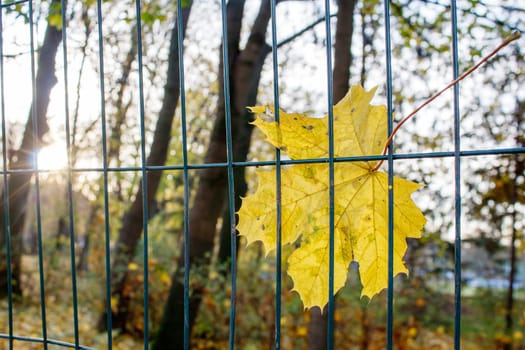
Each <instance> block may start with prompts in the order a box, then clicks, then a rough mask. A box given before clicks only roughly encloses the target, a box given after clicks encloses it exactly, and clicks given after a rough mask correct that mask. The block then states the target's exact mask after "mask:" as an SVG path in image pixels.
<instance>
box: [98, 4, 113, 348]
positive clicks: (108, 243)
mask: <svg viewBox="0 0 525 350" xmlns="http://www.w3.org/2000/svg"><path fill="white" fill-rule="evenodd" d="M97 28H98V60H99V61H98V65H99V85H100V91H99V92H100V124H101V136H102V186H103V187H102V190H103V192H104V204H103V205H104V249H105V251H104V252H105V254H104V259H105V261H104V262H105V274H106V290H105V292H106V324H107V330H106V334H107V341H108V345H107V346H108V349H109V350H111V349H112V348H113V337H112V336H111V333H112V328H113V325H112V317H111V231H110V226H109V194H108V151H107V135H106V103H105V95H106V93H105V84H104V45H103V43H104V34H103V30H102V0H97Z"/></svg>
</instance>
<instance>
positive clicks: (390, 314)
mask: <svg viewBox="0 0 525 350" xmlns="http://www.w3.org/2000/svg"><path fill="white" fill-rule="evenodd" d="M18 4H27V5H28V9H29V10H28V19H29V20H28V26H29V32H30V42H31V75H32V77H33V80H32V97H33V100H35V98H36V87H35V75H36V73H35V51H36V50H35V43H34V37H33V32H34V30H33V25H34V23H33V16H34V14H33V1H31V0H18V1H11V2H5V1H1V0H0V5H1V7H0V9H1V11H0V28H3V13H4V10H5V9H6V8H9V7H11V6H15V5H18ZM61 4H62V7H61V9H62V51H63V61H62V62H63V72H62V74H63V79H64V82H65V86H64V91H63V94H64V96H65V105H64V110H65V128H66V140H67V148H68V159H69V163H68V168H67V193H68V215H69V225H70V226H69V248H70V256H71V262H70V265H71V266H70V268H71V279H72V284H71V286H70V288H71V295H72V299H73V328H74V339H75V340H74V343H68V342H64V341H61V340H59V339H50V338H49V337H48V330H47V322H48V321H47V319H46V302H45V300H46V298H45V294H44V269H43V265H44V263H43V261H44V259H43V249H42V227H41V207H40V205H41V203H40V192H39V191H40V183H39V175H40V173H41V170H39V165H38V162H37V158H36V157H35V158H34V164H33V168H32V169H18V170H10V169H8V160H7V154H6V152H5V150H7V144H6V139H7V137H6V136H7V131H6V120H5V84H4V63H3V60H4V55H3V46H4V44H3V43H4V41H3V33H2V32H0V100H1V104H0V113H1V116H2V149H3V150H4V152H3V153H2V163H3V170H2V177H3V191H4V193H6V194H9V188H8V185H7V184H8V177H9V175H10V174H13V173H16V172H31V173H32V174H34V176H35V182H34V187H35V191H36V213H37V217H36V221H37V242H38V267H39V270H38V271H39V278H40V280H39V288H40V303H41V321H42V336H41V337H40V338H36V337H29V336H25V335H19V334H14V330H13V292H12V283H11V273H12V271H11V263H12V261H11V251H10V246H11V243H12V242H11V234H12V233H11V223H10V221H9V220H10V218H9V214H8V213H9V201H8V197H9V196H8V195H6V196H4V201H5V203H4V207H5V211H4V213H3V215H4V217H5V232H6V237H5V241H6V247H7V251H6V259H7V261H6V263H7V268H8V278H9V281H8V283H7V285H8V291H7V294H8V322H7V324H8V333H7V334H0V339H6V340H7V341H8V348H9V349H10V350H11V349H14V341H15V340H16V341H21V342H27V343H40V344H42V346H43V348H44V349H47V348H48V346H49V345H56V346H61V347H64V348H75V349H89V348H88V347H86V346H83V345H81V344H80V340H79V325H78V323H79V321H78V313H79V310H78V306H79V304H78V298H77V285H76V283H77V276H76V268H75V232H76V229H75V225H74V217H73V207H74V197H73V187H72V175H73V173H74V172H92V173H93V172H98V173H102V174H103V185H102V190H103V206H104V222H105V224H104V241H105V242H104V247H105V275H106V276H105V279H106V289H105V296H106V305H105V308H106V311H107V315H108V316H107V344H108V345H107V346H108V348H109V349H111V348H112V346H113V345H112V344H113V338H112V319H111V269H110V261H111V255H110V254H111V250H110V230H111V227H110V213H109V198H108V176H109V174H110V173H113V172H124V171H139V172H140V173H141V175H142V183H141V185H142V188H143V189H146V188H147V187H148V184H147V179H148V177H147V173H148V172H149V171H168V170H177V171H182V174H183V180H184V184H185V186H184V211H183V217H184V234H183V237H184V348H185V349H189V348H190V331H189V327H190V326H189V322H190V321H189V313H190V308H189V297H190V259H189V254H190V245H189V242H190V232H191V227H189V202H190V189H189V185H188V184H189V178H190V170H195V169H206V168H226V169H227V175H228V199H229V202H228V203H229V212H230V223H231V227H230V234H231V252H232V263H231V273H230V275H231V282H230V283H231V302H230V304H231V309H230V316H229V319H230V324H229V349H234V348H235V341H234V340H235V327H236V283H237V271H236V265H237V264H236V259H237V256H236V252H237V247H236V244H237V240H236V230H235V226H236V225H235V206H234V202H235V200H234V199H235V196H236V194H235V190H234V176H233V174H234V169H235V168H236V167H254V166H268V165H269V166H274V167H275V168H276V184H277V185H276V189H275V191H276V198H277V200H276V210H277V228H276V229H277V230H276V232H277V244H276V265H275V291H276V294H275V340H274V348H275V349H280V348H281V316H282V305H281V290H282V274H281V270H282V267H283V265H282V261H281V260H282V248H281V167H283V166H286V165H289V164H301V163H327V164H328V166H329V183H330V188H329V227H330V240H329V245H330V254H329V255H330V256H329V300H328V308H327V310H328V325H327V328H328V334H329V336H328V338H327V344H326V348H327V349H329V350H331V349H334V339H333V334H334V304H335V303H334V296H333V294H334V293H333V291H334V166H335V164H336V163H340V162H354V161H372V160H387V165H388V183H389V191H388V203H389V212H388V220H389V225H388V254H389V258H388V291H387V349H392V348H393V346H394V344H393V323H394V278H393V275H394V274H393V252H394V238H393V237H394V222H393V218H394V215H393V210H394V209H393V205H392V203H393V198H394V197H393V193H394V191H395V189H394V188H393V186H392V185H393V176H394V163H395V161H396V160H401V159H424V158H453V159H454V171H455V175H454V189H455V218H454V222H455V261H454V266H455V298H454V299H455V314H454V348H455V349H456V350H459V349H460V348H461V342H460V333H461V332H460V331H461V329H460V324H461V239H462V237H461V199H462V197H461V179H462V178H461V172H460V169H461V160H462V158H464V157H469V156H480V155H502V154H517V153H524V152H525V149H523V148H506V149H488V150H469V151H463V150H461V146H460V141H461V138H460V133H459V126H460V111H459V86H457V85H456V86H455V87H454V151H451V152H427V153H410V154H394V152H393V147H392V145H390V147H389V149H388V153H387V155H386V156H367V157H337V158H336V157H335V156H334V141H333V140H334V138H333V136H334V124H333V108H332V106H333V92H332V43H331V38H332V33H331V27H332V23H331V16H330V13H331V3H330V1H329V0H325V1H324V11H325V20H324V21H325V35H326V36H325V39H326V62H327V67H326V69H327V71H326V77H327V80H326V82H327V86H326V90H327V92H328V94H327V95H328V96H327V100H326V106H327V109H328V121H329V126H328V128H329V129H328V130H329V131H328V133H329V154H328V157H327V158H320V159H307V160H289V159H281V154H280V151H279V150H278V149H277V150H276V151H275V160H274V161H259V162H254V161H244V162H235V161H234V158H233V149H232V125H231V110H230V108H231V106H230V104H229V103H226V106H225V108H226V111H225V112H226V113H225V114H226V125H225V128H226V140H227V161H226V162H225V163H211V164H210V163H206V164H190V163H189V161H188V153H187V145H188V141H187V122H186V120H187V116H186V89H185V76H184V72H185V66H184V60H183V56H184V47H183V37H184V34H183V25H182V22H183V21H182V6H183V4H182V2H181V1H179V2H178V3H177V9H178V11H177V22H178V38H177V39H178V54H179V67H178V69H179V83H180V111H181V125H182V127H181V139H182V164H170V165H166V166H158V165H156V166H153V165H148V164H147V163H146V142H145V141H144V140H145V133H146V131H145V130H146V128H145V125H144V123H145V119H144V114H145V112H144V82H143V63H142V54H141V53H142V44H143V43H142V19H141V16H140V15H139V14H140V13H141V2H140V1H139V0H136V1H135V11H136V14H137V15H136V33H135V35H136V37H137V46H138V53H139V54H138V57H137V60H138V91H139V115H140V137H141V145H140V156H141V164H140V166H138V167H118V168H117V167H110V166H109V164H108V150H107V143H108V139H107V134H106V123H107V118H106V110H105V86H104V74H105V68H104V59H103V57H104V45H103V37H104V33H103V29H102V22H103V19H104V14H103V11H102V0H97V2H96V5H97V7H96V9H97V22H98V24H97V31H98V50H99V55H98V59H99V60H98V65H99V67H98V68H99V84H100V91H99V92H100V115H101V129H100V130H101V143H102V167H98V168H97V167H93V168H79V167H76V168H73V167H72V165H71V154H70V153H71V145H70V143H69V142H70V141H69V140H70V125H69V123H70V121H69V105H68V85H67V82H68V64H67V35H68V27H67V25H68V23H67V16H66V12H65V11H66V6H65V5H66V4H65V0H61ZM270 4H271V22H270V26H271V46H272V60H271V62H272V67H273V98H274V101H273V103H274V105H275V107H276V108H275V120H276V121H279V62H278V55H277V53H278V52H277V51H278V50H277V31H278V28H277V23H276V19H275V18H276V0H272V1H271V2H270ZM220 6H221V20H222V28H221V30H222V38H223V45H222V59H223V62H228V57H229V52H228V44H227V40H228V37H227V32H228V28H227V21H226V16H227V13H226V0H221V2H220ZM450 13H451V18H452V21H451V33H452V61H453V76H452V77H450V78H451V79H453V78H456V77H457V76H458V75H459V64H458V38H457V31H458V29H457V28H458V18H457V8H456V2H455V1H451V6H450ZM383 16H384V29H385V49H386V50H385V51H386V57H385V68H386V81H385V83H386V87H387V90H386V91H387V110H388V120H389V124H388V131H389V133H391V132H392V129H393V125H392V120H393V119H392V113H393V97H392V94H393V93H392V91H393V88H392V56H391V53H392V47H391V39H390V38H391V37H390V35H391V30H390V2H389V1H384V13H383ZM223 69H224V71H223V76H224V77H229V76H230V72H229V69H230V67H229V65H228V64H223ZM222 84H224V86H223V87H224V94H225V96H224V100H225V101H230V86H229V79H227V78H225V79H224V81H223V82H222ZM32 108H33V113H32V114H33V117H35V115H36V112H35V110H34V109H35V104H33V106H32ZM37 127H38V125H37V122H36V119H35V118H34V119H33V132H34V133H35V135H36V131H37ZM35 139H38V138H37V137H35ZM38 147H39V145H38V143H36V144H34V148H35V149H38ZM142 208H143V223H142V225H143V227H142V229H143V251H142V259H143V263H144V276H143V277H144V278H143V280H144V284H143V288H144V296H143V303H144V316H143V317H144V320H143V322H144V349H148V340H149V338H150V326H149V317H148V313H149V311H148V300H149V284H148V279H149V278H148V262H149V256H148V246H149V241H148V240H149V237H148V222H147V220H148V217H149V215H148V207H147V192H146V191H142Z"/></svg>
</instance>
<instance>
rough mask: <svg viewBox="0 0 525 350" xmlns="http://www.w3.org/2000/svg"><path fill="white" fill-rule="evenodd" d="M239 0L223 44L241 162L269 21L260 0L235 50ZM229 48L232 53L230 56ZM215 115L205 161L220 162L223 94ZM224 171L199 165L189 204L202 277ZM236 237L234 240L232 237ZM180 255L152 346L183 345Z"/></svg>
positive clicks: (238, 179)
mask: <svg viewBox="0 0 525 350" xmlns="http://www.w3.org/2000/svg"><path fill="white" fill-rule="evenodd" d="M243 8H244V0H234V1H230V2H229V3H228V9H227V10H228V28H229V29H230V30H231V31H230V32H229V33H228V39H229V40H228V44H229V45H230V46H231V45H235V47H233V48H231V47H230V48H229V53H230V56H229V60H230V62H229V65H230V68H231V70H230V78H229V79H230V83H231V100H230V103H231V107H232V108H231V122H232V133H233V135H232V142H233V145H232V146H233V153H234V154H233V159H234V161H244V160H246V157H247V154H248V151H249V146H250V138H251V132H252V130H253V127H252V125H250V124H249V121H250V120H251V115H250V114H249V113H248V112H247V110H246V106H248V105H253V104H255V102H256V97H257V89H258V86H259V80H260V75H261V71H262V67H263V64H264V60H265V58H266V56H267V55H268V53H269V52H271V48H270V47H269V46H268V45H267V44H266V43H265V35H266V30H267V27H268V22H269V20H270V16H271V13H270V3H269V1H268V0H263V1H262V2H261V7H260V9H259V13H258V15H257V18H256V20H255V23H254V25H253V28H252V32H251V34H250V37H249V39H248V42H247V44H246V47H245V48H244V50H242V52H240V53H239V52H238V40H239V37H240V24H241V21H242V15H243ZM232 52H237V53H238V54H236V55H235V54H234V55H232V54H231V53H232ZM219 99H220V100H219V103H218V111H217V116H218V117H217V119H216V121H215V125H214V128H213V132H212V137H211V142H210V145H209V148H208V151H207V154H206V162H225V161H226V147H227V144H226V135H225V127H224V125H225V115H224V105H225V101H224V94H221V95H220V96H219ZM234 177H235V191H239V192H236V199H235V202H236V203H235V207H236V210H237V209H238V208H239V207H240V197H239V195H242V194H244V193H246V183H245V180H244V168H238V169H235V172H234ZM227 182H228V179H227V169H226V168H208V169H204V170H203V171H202V173H201V175H200V178H199V185H198V188H197V193H196V197H195V202H194V203H195V204H194V206H193V208H192V209H191V212H190V226H189V228H190V232H191V236H190V242H189V244H190V257H189V258H190V259H189V260H190V264H191V267H192V268H195V267H198V271H199V273H202V274H203V275H204V276H206V274H207V271H208V265H209V263H210V258H211V253H212V250H213V244H214V238H215V234H216V225H217V220H218V218H219V216H220V215H221V212H222V211H223V208H225V207H226V206H227V202H228V200H227V196H228V194H227V191H226V189H227V184H228V183H227ZM224 217H225V218H227V220H226V221H224V222H223V229H222V230H221V231H223V232H224V235H222V240H223V241H228V242H230V240H231V239H232V237H231V234H232V232H231V230H230V227H231V226H230V225H229V209H227V211H226V213H225V214H224ZM235 239H236V238H235ZM221 246H222V249H220V252H219V259H224V260H227V259H228V258H229V257H230V256H231V249H230V248H229V244H228V243H224V244H221ZM184 267H185V266H184V254H183V253H181V254H180V259H179V261H178V266H177V270H176V271H175V273H174V274H173V277H172V287H171V290H170V294H169V297H168V301H167V303H166V306H165V308H164V316H163V319H162V323H161V325H160V328H159V332H158V334H157V337H156V340H155V342H154V345H153V349H165V348H167V347H168V346H170V347H171V348H174V349H182V348H183V346H184V316H185V315H184V283H183V281H181V278H180V276H181V275H182V273H183V269H184ZM203 289H204V285H201V284H199V285H197V284H193V285H192V286H191V297H190V300H189V315H188V316H189V324H188V325H189V329H190V332H191V328H192V326H193V324H194V322H195V318H196V316H197V311H198V308H199V305H200V303H201V300H202V292H203Z"/></svg>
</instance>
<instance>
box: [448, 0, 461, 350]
mask: <svg viewBox="0 0 525 350" xmlns="http://www.w3.org/2000/svg"><path fill="white" fill-rule="evenodd" d="M450 11H451V25H452V28H451V30H452V33H451V35H452V66H453V78H454V79H456V78H457V77H458V76H459V59H458V33H457V32H458V18H457V8H456V1H455V0H452V1H451V8H450ZM460 141H461V130H460V114H459V84H456V85H454V214H455V217H454V230H455V241H454V272H455V275H454V349H455V350H459V349H460V348H461V144H460Z"/></svg>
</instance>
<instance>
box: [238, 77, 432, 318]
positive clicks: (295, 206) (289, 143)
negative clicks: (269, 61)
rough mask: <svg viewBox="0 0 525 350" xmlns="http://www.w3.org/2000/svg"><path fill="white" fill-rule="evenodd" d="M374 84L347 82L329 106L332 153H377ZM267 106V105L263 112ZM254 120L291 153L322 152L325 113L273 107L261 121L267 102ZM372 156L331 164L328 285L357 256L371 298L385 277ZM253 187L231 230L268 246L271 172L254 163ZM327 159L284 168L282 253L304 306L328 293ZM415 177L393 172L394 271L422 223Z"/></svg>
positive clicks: (378, 182)
mask: <svg viewBox="0 0 525 350" xmlns="http://www.w3.org/2000/svg"><path fill="white" fill-rule="evenodd" d="M374 92H375V89H374V90H371V91H369V92H366V91H365V90H364V89H363V88H362V87H359V86H354V87H352V88H351V90H350V91H349V93H348V94H347V95H346V96H345V97H344V98H343V99H342V100H341V101H340V102H339V103H338V104H337V105H336V106H335V107H334V155H335V156H336V157H341V156H369V155H377V154H380V153H381V152H382V150H383V148H384V146H385V142H386V139H387V130H386V129H387V118H386V108H385V107H384V106H371V105H370V104H369V103H370V101H371V99H372V97H373V94H374ZM267 110H270V111H271V112H270V113H268V112H267ZM252 111H254V112H256V113H258V114H259V115H258V118H257V119H256V120H255V122H254V124H255V125H256V126H258V127H259V128H260V129H261V130H262V131H263V132H264V133H265V134H266V136H267V138H268V141H269V142H270V143H272V144H273V145H275V146H276V147H279V148H280V149H281V150H282V151H283V152H286V153H287V154H288V155H289V156H290V158H292V159H307V158H323V157H324V158H326V157H327V156H328V116H325V117H323V118H309V117H307V116H304V115H299V114H287V113H285V112H284V111H280V112H279V115H280V121H279V122H275V121H273V120H272V121H265V120H264V119H263V118H264V117H263V118H261V116H260V114H264V113H266V114H270V116H271V117H273V112H274V111H273V108H272V107H256V108H252ZM376 164H377V161H360V162H349V163H338V164H336V165H335V166H334V185H333V186H334V191H335V196H334V220H335V224H334V229H335V230H334V292H337V291H338V290H339V289H340V288H342V287H343V286H344V284H345V281H346V271H347V268H348V265H349V264H350V262H352V261H356V262H358V263H359V271H360V276H361V281H362V283H363V290H362V293H361V295H362V296H367V297H369V298H372V297H373V296H374V295H376V294H377V293H379V292H380V291H381V290H382V289H384V288H386V286H387V278H388V272H387V271H388V263H387V261H388V249H387V247H388V210H389V209H388V204H387V203H388V192H387V189H388V188H389V186H390V185H389V184H388V177H387V175H386V174H385V173H383V172H379V171H376V170H374V168H375V166H376ZM257 175H258V179H259V185H258V188H257V191H256V192H255V194H253V195H251V196H248V197H246V198H245V199H244V200H243V206H242V207H241V210H240V211H239V225H238V227H237V228H238V230H239V232H240V234H241V235H243V236H245V237H246V238H247V240H248V244H250V243H252V242H254V241H262V242H263V245H264V247H265V248H266V250H267V251H272V250H274V249H275V247H276V240H277V239H276V237H277V235H276V230H277V213H276V205H275V203H276V195H275V189H276V181H275V179H276V175H275V171H264V170H262V171H258V172H257ZM329 179H330V177H329V167H328V165H327V164H326V163H325V164H300V165H299V164H295V165H292V166H290V167H289V168H286V169H283V170H282V173H281V181H282V182H281V187H282V199H281V203H282V204H281V206H282V223H283V225H282V244H284V245H286V244H294V243H295V242H297V241H299V242H300V243H298V247H297V249H295V250H294V251H293V252H292V253H291V255H290V256H289V258H288V274H289V275H290V277H291V278H292V279H293V281H294V290H295V291H297V292H298V293H299V295H300V296H301V299H302V300H303V303H304V305H305V307H306V308H309V307H312V306H319V307H323V306H324V305H325V304H326V303H327V301H328V275H329V264H328V255H329V249H330V248H329V245H330V244H329V234H328V232H329V223H328V213H329V210H330V209H329V204H328V203H329V188H330V185H329V183H330V180H329ZM419 187H420V185H418V184H415V183H413V182H410V181H406V180H404V179H401V178H394V188H395V191H394V223H395V230H396V235H395V238H394V252H395V253H394V254H395V256H394V275H397V274H399V273H408V270H407V268H406V267H405V265H404V262H403V256H404V254H405V251H406V248H407V244H406V238H408V237H411V238H419V237H420V231H421V229H422V228H423V226H424V224H425V218H424V217H423V214H422V213H421V211H420V210H419V209H418V208H417V207H416V205H415V204H414V203H413V201H412V199H411V198H410V195H411V194H412V192H414V191H415V190H417V189H418V188H419Z"/></svg>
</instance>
